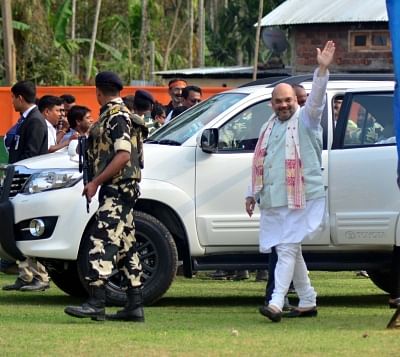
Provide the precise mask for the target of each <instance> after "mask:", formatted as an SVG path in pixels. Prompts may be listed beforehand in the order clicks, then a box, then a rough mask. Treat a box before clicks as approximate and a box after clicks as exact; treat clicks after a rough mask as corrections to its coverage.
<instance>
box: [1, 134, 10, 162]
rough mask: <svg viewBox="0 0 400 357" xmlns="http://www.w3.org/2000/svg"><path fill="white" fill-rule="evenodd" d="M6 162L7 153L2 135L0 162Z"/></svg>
mask: <svg viewBox="0 0 400 357" xmlns="http://www.w3.org/2000/svg"><path fill="white" fill-rule="evenodd" d="M7 162H8V154H7V152H6V149H5V147H4V141H3V137H2V136H0V164H6V163H7Z"/></svg>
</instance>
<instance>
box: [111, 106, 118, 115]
mask: <svg viewBox="0 0 400 357" xmlns="http://www.w3.org/2000/svg"><path fill="white" fill-rule="evenodd" d="M119 112H120V108H119V107H117V108H112V109H111V110H110V115H114V114H117V113H119Z"/></svg>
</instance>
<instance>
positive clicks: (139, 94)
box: [135, 89, 154, 104]
mask: <svg viewBox="0 0 400 357" xmlns="http://www.w3.org/2000/svg"><path fill="white" fill-rule="evenodd" d="M135 98H137V99H144V100H147V101H149V102H151V104H154V98H153V96H152V95H151V94H150V93H149V92H148V91H145V90H142V89H138V90H137V91H136V92H135Z"/></svg>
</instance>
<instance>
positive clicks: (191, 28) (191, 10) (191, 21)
mask: <svg viewBox="0 0 400 357" xmlns="http://www.w3.org/2000/svg"><path fill="white" fill-rule="evenodd" d="M188 3H189V68H193V33H194V7H193V1H192V0H190V1H188Z"/></svg>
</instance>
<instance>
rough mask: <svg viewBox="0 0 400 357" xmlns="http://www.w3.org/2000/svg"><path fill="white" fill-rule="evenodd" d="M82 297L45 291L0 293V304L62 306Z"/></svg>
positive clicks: (76, 301)
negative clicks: (35, 292)
mask: <svg viewBox="0 0 400 357" xmlns="http://www.w3.org/2000/svg"><path fill="white" fill-rule="evenodd" d="M83 301H84V299H83V298H75V297H72V296H68V295H54V294H47V293H37V294H32V293H12V294H0V305H9V304H10V305H54V306H58V305H59V306H64V305H70V304H75V303H77V304H80V303H82V302H83Z"/></svg>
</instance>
